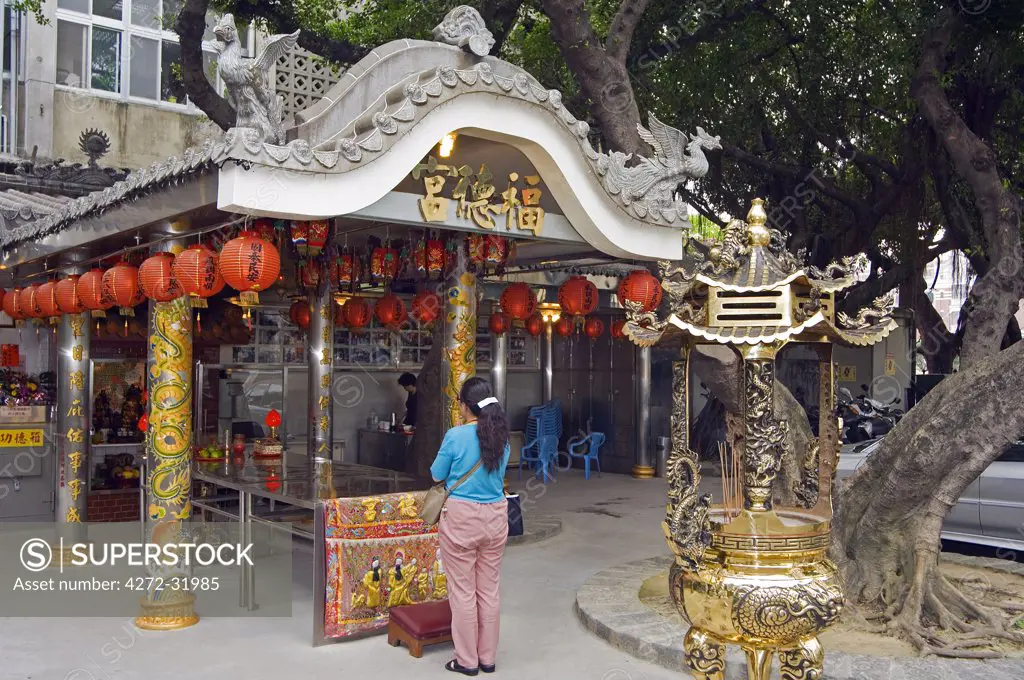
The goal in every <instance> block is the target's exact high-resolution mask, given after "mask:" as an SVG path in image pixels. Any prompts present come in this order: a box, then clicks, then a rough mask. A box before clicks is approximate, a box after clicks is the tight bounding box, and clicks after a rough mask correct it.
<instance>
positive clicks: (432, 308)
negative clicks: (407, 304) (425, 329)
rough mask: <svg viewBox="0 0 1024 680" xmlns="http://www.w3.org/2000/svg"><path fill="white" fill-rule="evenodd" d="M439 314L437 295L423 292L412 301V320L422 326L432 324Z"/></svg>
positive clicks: (439, 307) (439, 302) (439, 299)
mask: <svg viewBox="0 0 1024 680" xmlns="http://www.w3.org/2000/svg"><path fill="white" fill-rule="evenodd" d="M440 314H441V297H440V296H439V295H438V294H437V293H432V292H430V291H423V292H421V293H417V294H416V297H414V298H413V299H412V318H414V319H416V320H417V321H419V322H420V323H421V324H423V325H427V324H430V323H433V322H434V320H435V319H437V317H438V316H439V315H440Z"/></svg>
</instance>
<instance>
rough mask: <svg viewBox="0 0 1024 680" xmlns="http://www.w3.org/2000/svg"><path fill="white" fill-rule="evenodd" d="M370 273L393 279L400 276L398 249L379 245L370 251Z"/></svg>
mask: <svg viewBox="0 0 1024 680" xmlns="http://www.w3.org/2000/svg"><path fill="white" fill-rule="evenodd" d="M370 273H371V274H372V275H373V276H374V277H375V278H378V279H393V278H395V277H396V276H398V251H397V250H395V249H394V248H390V247H388V248H385V247H384V246H378V247H376V248H374V249H373V252H372V253H370Z"/></svg>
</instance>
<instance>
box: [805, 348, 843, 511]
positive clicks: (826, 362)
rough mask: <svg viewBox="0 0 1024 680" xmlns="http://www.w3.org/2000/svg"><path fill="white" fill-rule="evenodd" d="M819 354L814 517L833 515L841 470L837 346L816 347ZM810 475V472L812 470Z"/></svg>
mask: <svg viewBox="0 0 1024 680" xmlns="http://www.w3.org/2000/svg"><path fill="white" fill-rule="evenodd" d="M815 349H817V351H818V442H817V446H818V456H817V458H818V461H817V462H818V466H817V469H816V470H815V471H814V472H815V475H816V476H815V479H816V480H817V487H816V488H815V489H814V491H815V492H816V494H817V496H816V498H815V499H814V501H815V503H814V506H813V511H814V514H816V515H817V516H819V517H831V516H832V487H833V485H834V483H835V476H836V468H837V467H839V447H840V441H839V423H838V422H837V420H836V372H835V365H834V364H833V363H832V352H833V345H832V344H831V343H822V344H819V345H816V347H815ZM808 472H809V470H808Z"/></svg>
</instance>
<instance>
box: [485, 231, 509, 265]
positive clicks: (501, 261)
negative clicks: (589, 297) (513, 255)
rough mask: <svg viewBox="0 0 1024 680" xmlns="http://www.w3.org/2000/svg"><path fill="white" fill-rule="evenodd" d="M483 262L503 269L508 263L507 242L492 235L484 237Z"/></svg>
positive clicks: (500, 237)
mask: <svg viewBox="0 0 1024 680" xmlns="http://www.w3.org/2000/svg"><path fill="white" fill-rule="evenodd" d="M484 261H485V262H487V264H493V265H494V266H496V267H504V266H505V263H506V262H507V261H508V240H507V239H505V238H504V237H502V236H496V235H494V234H488V235H487V236H485V237H484Z"/></svg>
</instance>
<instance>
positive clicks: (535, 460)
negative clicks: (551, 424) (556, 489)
mask: <svg viewBox="0 0 1024 680" xmlns="http://www.w3.org/2000/svg"><path fill="white" fill-rule="evenodd" d="M528 450H534V451H536V453H535V454H534V455H530V454H528V453H527V451H528ZM557 455H558V437H556V436H554V435H552V434H546V435H541V436H539V437H537V438H536V439H534V440H533V441H531V442H529V443H528V444H526V445H524V446H523V448H522V451H521V452H520V454H519V479H522V478H523V463H527V464H528V465H530V466H531V467H532V466H533V465H534V464H536V465H537V478H538V479H542V480H543V481H545V482H547V481H548V479H551V480H552V481H554V479H555V477H554V475H552V474H551V466H552V465H553V464H554V462H555V456H557Z"/></svg>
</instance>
